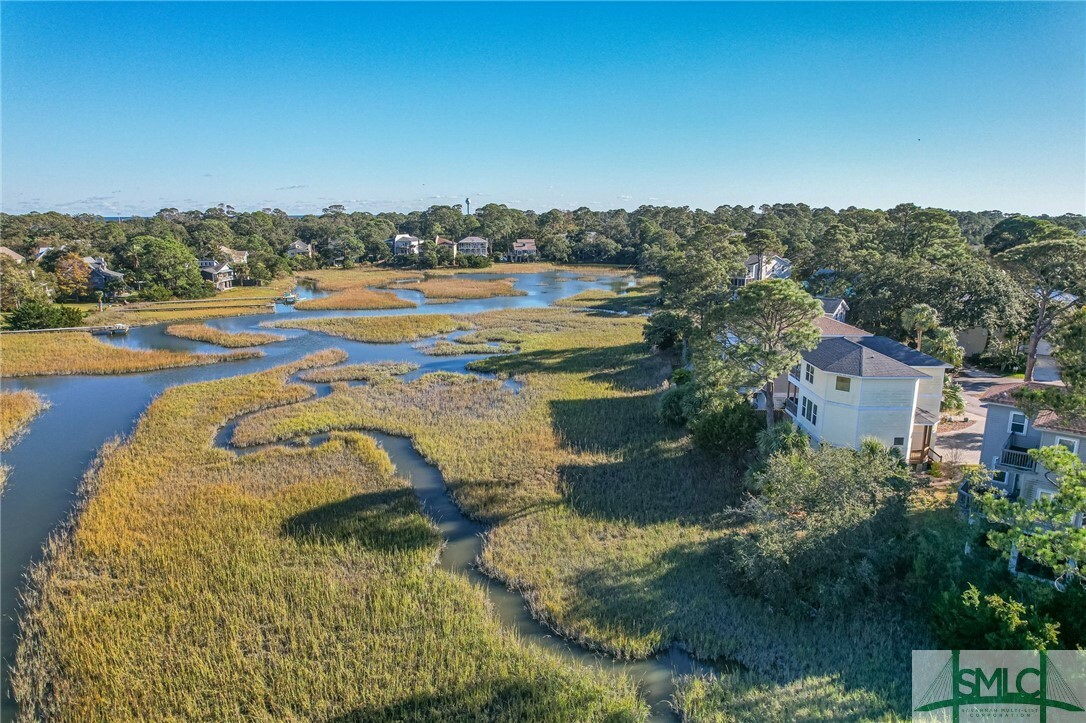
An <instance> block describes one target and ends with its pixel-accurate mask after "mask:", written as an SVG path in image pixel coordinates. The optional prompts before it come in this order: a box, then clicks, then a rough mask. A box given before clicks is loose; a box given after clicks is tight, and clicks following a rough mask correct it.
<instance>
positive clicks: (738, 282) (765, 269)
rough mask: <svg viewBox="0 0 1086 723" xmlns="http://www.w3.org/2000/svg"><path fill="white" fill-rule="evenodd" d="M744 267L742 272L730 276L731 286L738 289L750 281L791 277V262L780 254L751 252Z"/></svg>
mask: <svg viewBox="0 0 1086 723" xmlns="http://www.w3.org/2000/svg"><path fill="white" fill-rule="evenodd" d="M745 267H746V268H745V270H744V271H743V273H741V274H739V275H738V276H733V277H732V288H735V289H738V288H739V287H740V286H746V285H747V284H749V283H751V282H752V281H764V280H766V279H788V278H791V277H792V262H791V261H789V260H788V259H786V258H783V257H781V256H759V255H758V254H751V255H750V256H748V257H747V260H746V264H745Z"/></svg>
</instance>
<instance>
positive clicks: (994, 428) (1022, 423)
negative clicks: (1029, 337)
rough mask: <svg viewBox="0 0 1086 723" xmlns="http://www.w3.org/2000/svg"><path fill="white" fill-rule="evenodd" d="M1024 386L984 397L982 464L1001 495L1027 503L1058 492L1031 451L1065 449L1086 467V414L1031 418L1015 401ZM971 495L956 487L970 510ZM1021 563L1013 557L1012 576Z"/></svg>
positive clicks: (993, 390) (1014, 554) (997, 390)
mask: <svg viewBox="0 0 1086 723" xmlns="http://www.w3.org/2000/svg"><path fill="white" fill-rule="evenodd" d="M1025 386H1027V384H1026V383H1025V382H1016V383H1013V384H1001V385H999V386H995V387H992V388H991V389H989V390H988V392H987V393H986V394H985V395H984V396H983V397H981V401H982V402H985V403H987V405H988V415H987V417H986V419H985V422H984V438H983V441H982V442H981V450H980V461H981V462H982V463H983V464H984V465H985V466H986V467H987V468H988V470H989V473H990V474H991V479H990V483H991V484H992V485H993V486H994V487H995V489H996V490H997V491H998V492H999V493H1000V494H1002V495H1003V496H1005V497H1007V498H1008V499H1011V500H1019V499H1020V500H1023V501H1025V502H1027V503H1029V502H1035V501H1036V500H1039V499H1041V498H1042V497H1045V496H1051V495H1053V494H1055V493H1056V485H1055V484H1054V483H1053V482H1052V480H1051V479H1050V478H1049V474H1048V470H1047V469H1045V467H1044V465H1042V464H1041V463H1039V462H1037V461H1036V460H1034V459H1033V458H1032V457H1030V456H1029V451H1030V450H1031V449H1039V448H1041V447H1053V446H1056V445H1061V446H1063V447H1066V448H1067V449H1069V450H1071V451H1072V452H1074V453H1075V454H1077V455H1078V457H1079V459H1081V460H1083V461H1084V462H1086V415H1075V414H1071V413H1061V414H1057V413H1056V412H1053V411H1052V410H1048V409H1045V410H1041V411H1039V412H1037V414H1036V416H1035V417H1033V418H1032V419H1031V418H1030V417H1029V415H1027V414H1026V412H1025V411H1023V410H1021V409H1019V407H1018V403H1017V402H1016V400H1015V398H1014V393H1015V392H1016V391H1018V390H1019V389H1021V388H1023V387H1025ZM1028 386H1029V387H1030V388H1033V389H1039V388H1044V386H1045V385H1043V384H1039V383H1037V382H1030V383H1029V385H1028ZM972 494H973V492H972V490H970V489H969V488H968V484H966V483H963V484H962V486H961V487H959V488H958V503H959V505H962V506H963V507H964V508H966V509H968V507H969V506H970V504H971V501H972ZM1083 512H1086V510H1084V511H1083ZM1083 512H1079V514H1078V515H1077V516H1076V517H1075V519H1074V520H1073V524H1075V525H1076V526H1078V527H1081V526H1082V524H1083ZM1019 562H1020V561H1019V558H1018V553H1017V551H1014V552H1012V554H1011V564H1010V569H1011V572H1018V571H1019V570H1018V565H1019Z"/></svg>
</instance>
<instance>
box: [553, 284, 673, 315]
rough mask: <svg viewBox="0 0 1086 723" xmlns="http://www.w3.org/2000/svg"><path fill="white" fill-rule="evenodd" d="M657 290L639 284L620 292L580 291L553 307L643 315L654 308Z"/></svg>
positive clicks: (650, 285) (655, 287)
mask: <svg viewBox="0 0 1086 723" xmlns="http://www.w3.org/2000/svg"><path fill="white" fill-rule="evenodd" d="M658 291H659V289H658V288H657V286H656V284H653V283H651V282H650V283H641V284H639V285H638V286H635V287H632V288H629V289H625V290H623V291H620V292H615V291H610V290H607V289H592V290H589V291H582V292H581V293H579V294H574V295H573V296H567V297H565V298H564V299H559V300H558V301H556V302H554V304H555V306H565V307H569V308H580V309H600V310H603V311H612V312H615V313H626V314H645V313H648V312H649V311H651V310H652V309H653V308H654V307H655V302H656V295H657V292H658Z"/></svg>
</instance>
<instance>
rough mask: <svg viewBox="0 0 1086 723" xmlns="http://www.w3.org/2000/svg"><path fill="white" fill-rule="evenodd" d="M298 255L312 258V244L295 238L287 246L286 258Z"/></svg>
mask: <svg viewBox="0 0 1086 723" xmlns="http://www.w3.org/2000/svg"><path fill="white" fill-rule="evenodd" d="M298 256H308V257H309V258H313V244H307V243H306V242H305V241H302V240H301V239H295V240H294V241H292V242H291V243H290V246H287V258H289V259H293V258H296V257H298Z"/></svg>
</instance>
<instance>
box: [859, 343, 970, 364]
mask: <svg viewBox="0 0 1086 723" xmlns="http://www.w3.org/2000/svg"><path fill="white" fill-rule="evenodd" d="M856 343H857V344H863V345H864V346H866V347H867V348H868V349H874V350H875V351H877V352H878V353H879V354H885V355H886V356H888V357H890V358H891V359H897V360H898V361H899V362H901V363H902V364H907V365H908V366H911V367H943V368H944V369H949V368H950V365H949V364H947V363H946V362H944V361H941V360H939V359H936V358H935V357H933V356H930V355H928V354H925V353H923V352H919V351H917V350H916V349H911V348H909V347H907V346H905V345H904V344H902V343H901V342H899V341H894V340H893V339H890V338H889V337H885V336H865V337H864V338H862V339H857V340H856Z"/></svg>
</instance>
